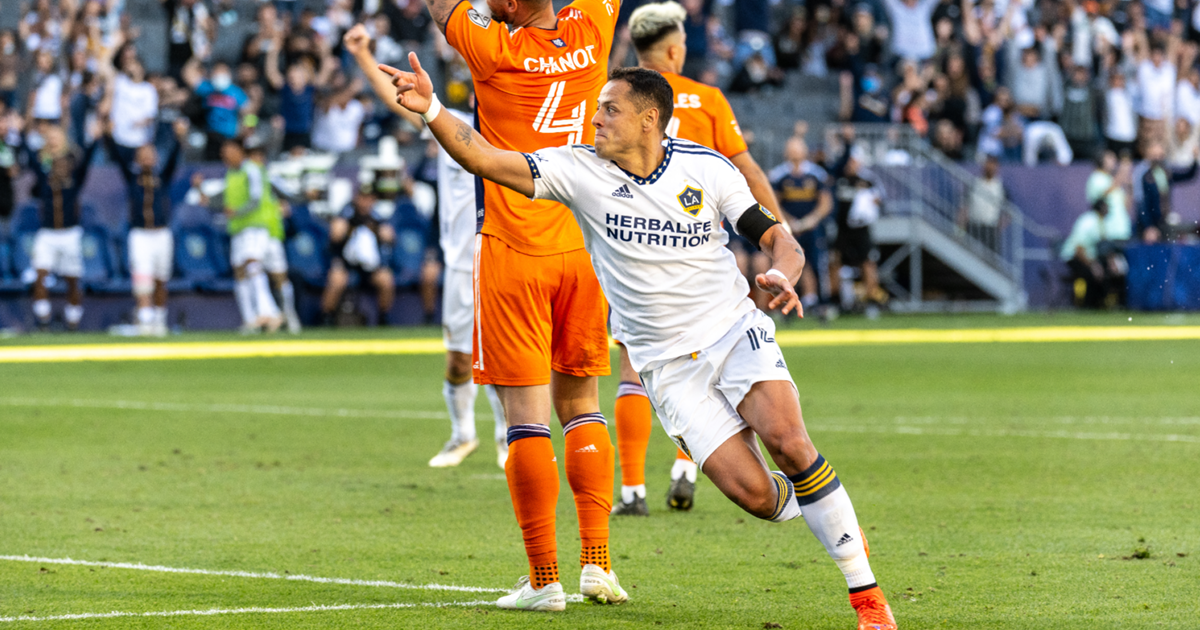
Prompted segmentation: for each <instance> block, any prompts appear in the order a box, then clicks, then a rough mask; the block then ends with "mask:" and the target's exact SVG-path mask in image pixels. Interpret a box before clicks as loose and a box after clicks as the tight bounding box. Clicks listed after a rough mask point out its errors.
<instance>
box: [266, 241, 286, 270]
mask: <svg viewBox="0 0 1200 630" xmlns="http://www.w3.org/2000/svg"><path fill="white" fill-rule="evenodd" d="M262 264H263V269H266V270H267V273H287V270H288V266H287V252H285V251H284V250H283V241H281V240H279V239H277V238H272V239H271V240H270V241H268V242H267V251H266V253H265V254H263V257H262Z"/></svg>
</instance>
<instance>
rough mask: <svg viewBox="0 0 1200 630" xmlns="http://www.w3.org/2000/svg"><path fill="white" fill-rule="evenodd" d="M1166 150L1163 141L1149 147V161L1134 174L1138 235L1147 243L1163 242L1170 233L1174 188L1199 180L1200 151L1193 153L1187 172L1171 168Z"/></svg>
mask: <svg viewBox="0 0 1200 630" xmlns="http://www.w3.org/2000/svg"><path fill="white" fill-rule="evenodd" d="M1166 157H1167V150H1166V147H1165V146H1164V144H1163V142H1162V141H1161V140H1151V141H1150V142H1149V143H1148V144H1147V146H1146V158H1145V159H1144V160H1143V161H1142V162H1141V163H1140V164H1138V166H1137V169H1136V170H1135V171H1134V182H1135V186H1136V187H1135V188H1134V200H1135V201H1136V202H1137V208H1138V213H1137V225H1136V228H1137V233H1138V235H1139V236H1140V237H1141V238H1142V240H1144V241H1145V242H1147V243H1156V242H1158V241H1160V240H1163V239H1164V238H1166V237H1167V236H1168V234H1169V233H1170V229H1169V224H1170V223H1171V220H1172V217H1171V214H1172V209H1171V203H1172V199H1171V187H1172V185H1173V184H1176V183H1179V182H1185V181H1188V180H1191V179H1193V178H1195V177H1196V173H1197V170H1198V168H1197V166H1198V165H1197V159H1198V158H1200V148H1197V149H1195V150H1193V152H1192V164H1191V166H1190V167H1188V168H1187V169H1186V170H1176V169H1172V168H1170V167H1169V166H1168V165H1167V163H1166Z"/></svg>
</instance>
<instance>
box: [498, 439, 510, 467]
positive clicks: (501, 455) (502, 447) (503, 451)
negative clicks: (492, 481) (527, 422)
mask: <svg viewBox="0 0 1200 630" xmlns="http://www.w3.org/2000/svg"><path fill="white" fill-rule="evenodd" d="M496 463H497V464H499V465H500V470H504V465H505V464H507V463H508V440H505V439H503V438H502V439H499V440H496Z"/></svg>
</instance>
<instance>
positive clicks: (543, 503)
mask: <svg viewBox="0 0 1200 630" xmlns="http://www.w3.org/2000/svg"><path fill="white" fill-rule="evenodd" d="M504 475H505V476H506V477H507V478H508V492H509V494H510V495H511V496H512V502H513V511H515V512H516V513H517V524H518V525H520V526H521V534H522V535H523V536H524V538H525V554H526V555H527V556H529V580H530V582H532V584H533V588H542V587H543V586H545V585H547V584H550V583H551V582H557V581H558V548H557V543H556V541H555V538H554V512H555V509H556V508H557V505H558V464H556V463H555V461H554V447H553V446H552V445H551V444H550V427H548V426H546V425H542V424H521V425H517V426H515V427H509V428H508V462H507V463H505V465H504Z"/></svg>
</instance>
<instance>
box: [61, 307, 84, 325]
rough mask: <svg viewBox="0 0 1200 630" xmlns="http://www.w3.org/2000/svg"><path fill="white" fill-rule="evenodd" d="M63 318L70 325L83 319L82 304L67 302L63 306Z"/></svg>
mask: <svg viewBox="0 0 1200 630" xmlns="http://www.w3.org/2000/svg"><path fill="white" fill-rule="evenodd" d="M63 319H64V320H66V322H67V323H68V324H70V325H72V326H77V325H78V324H79V320H81V319H83V305H82V304H68V305H66V306H64V307H63Z"/></svg>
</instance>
